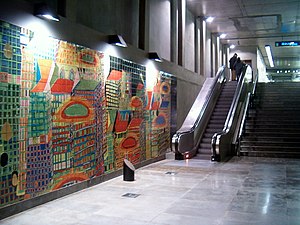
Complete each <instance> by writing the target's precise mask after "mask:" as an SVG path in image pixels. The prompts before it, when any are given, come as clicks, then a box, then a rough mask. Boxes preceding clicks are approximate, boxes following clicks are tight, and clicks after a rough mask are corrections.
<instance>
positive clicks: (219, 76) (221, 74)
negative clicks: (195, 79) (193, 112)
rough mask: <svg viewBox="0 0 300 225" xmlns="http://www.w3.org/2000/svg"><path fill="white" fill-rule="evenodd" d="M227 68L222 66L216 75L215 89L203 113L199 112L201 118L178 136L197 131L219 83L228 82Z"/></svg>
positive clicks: (212, 90)
mask: <svg viewBox="0 0 300 225" xmlns="http://www.w3.org/2000/svg"><path fill="white" fill-rule="evenodd" d="M225 68H226V67H225V66H221V67H220V68H219V69H218V72H217V74H216V77H215V80H214V84H213V87H212V89H211V91H210V94H209V96H208V98H207V99H206V100H205V103H204V105H203V107H202V109H201V111H200V112H199V116H198V117H197V119H196V121H195V122H194V124H193V126H192V127H191V128H189V130H186V131H180V129H179V130H178V131H177V132H176V134H177V135H179V136H181V135H183V134H186V133H192V132H194V131H195V129H196V127H197V126H198V125H199V122H200V121H201V119H202V116H203V114H204V112H205V110H206V109H207V107H208V105H209V102H210V100H211V98H212V95H213V93H214V91H215V88H216V86H217V83H218V82H220V83H223V82H225V81H226V76H225V75H224V74H225Z"/></svg>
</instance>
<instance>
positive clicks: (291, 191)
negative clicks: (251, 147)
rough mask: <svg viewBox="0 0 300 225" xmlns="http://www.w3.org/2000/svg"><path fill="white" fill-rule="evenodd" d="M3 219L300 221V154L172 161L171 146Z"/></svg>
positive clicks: (142, 223)
mask: <svg viewBox="0 0 300 225" xmlns="http://www.w3.org/2000/svg"><path fill="white" fill-rule="evenodd" d="M126 193H130V194H129V197H125V196H123V195H124V194H126ZM135 194H136V195H135ZM0 224H1V225H2V224H3V225H4V224H7V225H23V224H24V225H25V224H26V225H69V224H72V225H73V224H76V225H92V224H96V225H146V224H147V225H150V224H151V225H167V224H169V225H177V224H178V225H201V224H204V225H244V224H245V225H250V224H251V225H258V224H259V225H300V160H299V159H282V158H255V157H240V158H238V157H234V158H232V159H231V160H230V161H228V162H225V163H213V162H208V161H204V160H193V159H191V160H189V161H175V160H173V159H172V155H170V154H169V155H168V157H167V159H166V160H163V161H160V162H158V163H154V164H151V165H148V166H146V167H143V168H141V169H138V170H136V171H135V181H133V182H126V181H123V177H122V176H120V177H117V178H115V179H112V180H110V181H108V182H105V183H102V184H99V185H96V186H93V187H92V188H89V189H85V190H82V191H80V192H77V193H74V194H72V195H69V196H66V197H64V198H61V199H58V200H55V201H52V202H49V203H46V204H44V205H42V206H38V207H36V208H33V209H31V210H28V211H25V212H23V213H20V214H18V215H15V216H12V217H9V218H6V219H4V220H2V221H0Z"/></svg>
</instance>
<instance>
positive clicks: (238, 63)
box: [233, 58, 245, 79]
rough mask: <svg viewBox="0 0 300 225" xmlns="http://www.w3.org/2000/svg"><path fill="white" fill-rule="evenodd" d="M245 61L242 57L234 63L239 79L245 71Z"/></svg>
mask: <svg viewBox="0 0 300 225" xmlns="http://www.w3.org/2000/svg"><path fill="white" fill-rule="evenodd" d="M244 65H245V64H244V63H243V61H242V60H241V59H240V58H237V60H236V63H235V64H234V67H233V68H234V69H235V71H236V76H237V78H238V79H239V77H240V75H241V73H242V72H243V68H244Z"/></svg>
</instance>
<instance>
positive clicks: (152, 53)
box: [148, 52, 162, 62]
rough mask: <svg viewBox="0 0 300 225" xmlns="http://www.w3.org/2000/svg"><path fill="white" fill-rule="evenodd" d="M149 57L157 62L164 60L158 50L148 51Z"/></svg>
mask: <svg viewBox="0 0 300 225" xmlns="http://www.w3.org/2000/svg"><path fill="white" fill-rule="evenodd" d="M148 58H149V59H151V60H154V61H156V62H162V60H161V58H160V57H159V55H158V54H157V53H156V52H149V53H148Z"/></svg>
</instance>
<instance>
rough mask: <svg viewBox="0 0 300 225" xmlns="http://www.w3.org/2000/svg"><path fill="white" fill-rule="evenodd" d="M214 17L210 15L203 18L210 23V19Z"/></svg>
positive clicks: (212, 19)
mask: <svg viewBox="0 0 300 225" xmlns="http://www.w3.org/2000/svg"><path fill="white" fill-rule="evenodd" d="M214 19H215V17H212V16H208V17H206V18H205V21H206V22H208V23H211V22H212V21H214Z"/></svg>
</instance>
